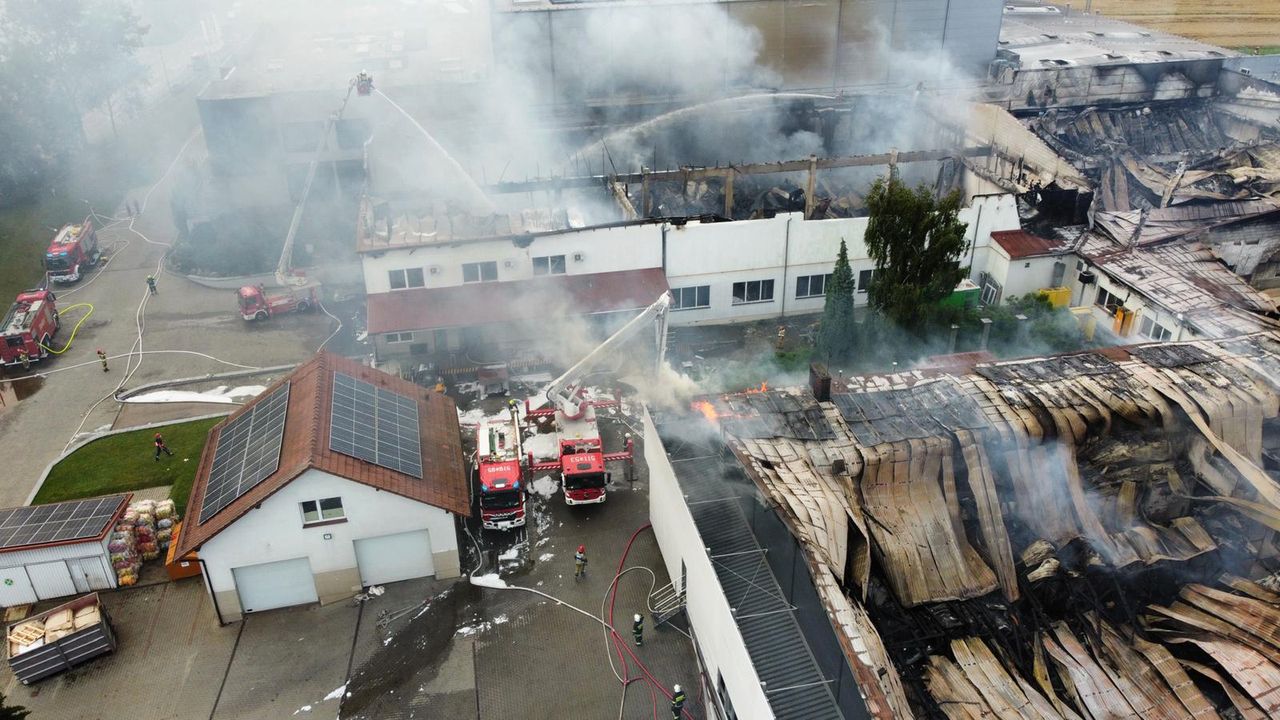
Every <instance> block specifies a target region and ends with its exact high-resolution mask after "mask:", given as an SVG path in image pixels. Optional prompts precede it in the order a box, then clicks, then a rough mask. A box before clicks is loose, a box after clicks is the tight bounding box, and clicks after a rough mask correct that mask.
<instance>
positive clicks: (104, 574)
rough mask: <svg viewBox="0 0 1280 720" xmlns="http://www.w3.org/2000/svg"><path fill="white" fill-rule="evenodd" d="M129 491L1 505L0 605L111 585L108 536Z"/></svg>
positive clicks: (6, 605) (126, 499) (18, 603)
mask: <svg viewBox="0 0 1280 720" xmlns="http://www.w3.org/2000/svg"><path fill="white" fill-rule="evenodd" d="M132 497H133V496H132V495H130V494H128V493H125V494H122V495H109V496H106V497H95V498H87V499H84V500H68V501H66V502H60V503H53V504H50V505H33V506H24V507H15V508H4V509H0V605H3V606H4V607H10V606H13V605H23V604H26V603H33V602H36V601H37V600H49V599H51V598H58V597H63V596H66V595H76V594H80V593H87V592H93V591H94V590H109V589H111V588H114V587H116V573H115V570H113V569H112V567H111V553H110V552H109V551H108V550H107V542H108V540H109V539H110V535H111V528H112V527H114V526H115V524H116V521H118V520H119V519H120V517H121V516H122V515H123V514H124V511H125V509H126V508H127V507H128V506H129V500H130V499H131V498H132Z"/></svg>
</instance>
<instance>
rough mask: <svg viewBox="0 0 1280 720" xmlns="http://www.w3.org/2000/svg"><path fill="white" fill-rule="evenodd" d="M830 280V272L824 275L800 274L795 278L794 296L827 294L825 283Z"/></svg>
mask: <svg viewBox="0 0 1280 720" xmlns="http://www.w3.org/2000/svg"><path fill="white" fill-rule="evenodd" d="M829 282H831V273H827V274H826V275H801V276H800V277H798V278H796V298H811V297H818V296H820V295H826V294H827V283H829Z"/></svg>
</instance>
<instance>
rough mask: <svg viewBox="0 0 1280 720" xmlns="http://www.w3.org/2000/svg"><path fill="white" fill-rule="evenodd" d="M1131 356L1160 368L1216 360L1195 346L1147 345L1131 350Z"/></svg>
mask: <svg viewBox="0 0 1280 720" xmlns="http://www.w3.org/2000/svg"><path fill="white" fill-rule="evenodd" d="M1129 354H1131V355H1133V356H1134V357H1136V358H1138V359H1139V360H1141V361H1142V362H1144V363H1146V364H1148V365H1150V366H1152V367H1158V368H1175V367H1186V366H1188V365H1196V364H1198V363H1206V362H1212V361H1214V360H1215V359H1216V358H1215V357H1214V356H1212V355H1210V354H1209V353H1207V352H1205V351H1204V350H1202V349H1201V348H1198V347H1196V346H1195V345H1146V346H1143V347H1136V348H1131V349H1130V350H1129Z"/></svg>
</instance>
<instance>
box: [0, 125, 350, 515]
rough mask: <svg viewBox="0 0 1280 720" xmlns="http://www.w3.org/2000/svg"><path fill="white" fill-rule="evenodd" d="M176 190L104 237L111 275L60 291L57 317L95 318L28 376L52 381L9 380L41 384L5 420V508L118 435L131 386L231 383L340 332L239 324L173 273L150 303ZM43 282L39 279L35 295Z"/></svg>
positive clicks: (196, 147) (328, 326) (0, 417)
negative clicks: (120, 397) (47, 472)
mask: <svg viewBox="0 0 1280 720" xmlns="http://www.w3.org/2000/svg"><path fill="white" fill-rule="evenodd" d="M201 143H202V140H201V139H200V138H199V137H196V138H195V139H194V140H193V141H192V142H191V143H189V144H188V145H186V146H185V152H184V153H183V154H182V156H181V157H175V158H174V165H176V164H177V163H180V162H187V161H188V159H189V156H193V155H196V154H199V153H200V152H201V147H202V145H201ZM171 179H172V174H170V175H167V176H165V177H163V178H157V180H159V182H155V181H153V182H155V184H154V185H153V186H145V187H140V188H134V189H133V190H132V191H131V192H130V198H132V199H134V200H137V201H139V202H141V201H142V199H143V198H147V203H146V206H145V209H144V211H143V212H142V214H141V215H140V216H139V217H138V218H137V219H136V220H135V221H134V222H133V228H134V230H136V231H137V232H134V230H130V229H129V221H128V219H127V218H126V219H125V220H124V221H121V222H116V223H113V224H112V225H110V226H109V227H107V228H106V229H104V230H100V231H99V242H100V243H101V244H102V245H103V246H104V248H106V249H107V251H108V253H109V257H108V260H107V262H106V263H105V265H101V266H100V267H99V268H98V269H96V270H95V271H94V272H93V273H91V274H90V275H89V276H88V278H86V279H84V280H81V281H80V282H79V283H78V284H76V285H71V286H67V287H63V288H55V293H57V295H58V304H59V306H61V307H66V306H68V305H71V304H74V303H90V304H91V305H92V306H93V315H92V317H90V318H89V320H88V321H87V322H86V323H85V324H84V325H83V326H82V327H81V328H80V330H79V333H78V334H77V335H76V338H75V341H74V343H73V344H72V346H71V347H70V348H69V349H68V350H67V351H66V353H65V354H62V355H57V356H53V357H51V358H50V359H48V360H46V361H45V362H44V363H41V364H39V365H37V366H36V367H34V368H33V369H32V372H30V373H26V374H25V375H26V376H31V375H35V374H37V373H41V374H46V375H47V377H46V379H44V380H43V382H41V381H38V380H36V381H33V380H27V379H23V377H24V374H23V373H21V372H13V371H10V372H9V373H8V374H7V375H6V378H7V379H8V380H10V381H11V382H14V383H26V382H38V383H39V384H40V388H39V389H38V390H36V391H35V392H32V393H30V395H29V396H28V397H26V398H25V399H23V400H21V401H20V402H17V403H16V404H12V405H9V406H6V407H5V408H4V409H2V410H0V457H4V458H5V459H6V466H7V469H8V472H6V473H5V477H4V478H3V479H0V506H10V505H16V504H21V503H22V502H23V500H24V499H25V498H26V497H27V495H28V493H29V492H30V491H31V489H32V487H33V486H34V483H35V481H36V480H37V479H38V478H39V476H40V473H41V471H42V470H43V469H44V467H45V466H46V465H47V464H48V463H49V462H51V461H53V460H54V459H56V458H57V457H58V455H59V454H60V453H61V452H62V449H63V447H64V446H65V445H66V444H67V443H68V442H70V441H71V439H72V438H73V436H74V435H75V434H76V433H77V432H91V431H93V430H95V429H99V428H106V427H110V426H111V425H113V423H114V421H115V418H116V413H117V411H118V405H117V403H115V402H114V401H113V400H110V399H107V400H103V398H105V397H107V396H109V395H110V394H111V393H112V392H113V391H114V390H115V389H116V387H117V385H118V384H119V383H120V382H121V379H122V378H123V377H125V376H126V375H129V380H128V383H127V384H126V387H132V386H136V385H141V384H144V383H148V382H154V381H157V380H163V379H169V378H178V377H190V376H193V375H199V374H203V373H213V372H225V371H227V370H231V369H235V365H250V366H270V365H281V364H285V363H296V362H300V361H302V360H303V359H305V358H306V357H308V356H309V355H310V354H311V353H312V352H314V351H315V349H316V347H317V346H318V345H319V344H320V342H321V341H323V340H324V338H325V337H326V336H327V335H328V334H329V333H330V332H332V329H333V326H334V325H333V321H332V320H330V319H329V318H328V317H326V316H325V315H323V314H320V313H313V314H306V315H293V316H286V317H281V318H276V319H273V320H271V321H268V322H266V323H255V324H247V323H245V322H244V321H243V320H241V319H240V318H239V316H238V315H237V313H236V312H235V300H234V297H233V296H232V294H231V293H229V292H226V291H219V290H211V289H208V288H204V287H201V286H198V285H195V284H193V283H190V282H188V281H187V280H185V279H184V278H182V277H180V276H176V275H172V274H168V273H165V274H159V275H157V277H158V278H159V283H158V285H159V294H158V295H155V296H152V297H147V296H146V282H145V280H146V276H147V275H148V274H153V273H156V269H157V267H159V263H160V258H161V256H162V255H163V254H164V252H165V251H166V250H167V248H168V245H167V244H168V243H170V242H172V241H173V239H174V234H175V232H176V230H175V228H174V226H173V223H172V220H171V218H170V216H169V209H168V206H169V204H168V190H169V182H170V180H171ZM139 233H141V235H140V234H139ZM144 236H145V237H144ZM38 280H39V278H32V284H35V283H36V282H38ZM140 308H141V309H140ZM82 312H84V310H83V309H77V310H72V311H69V312H67V313H66V315H65V317H64V322H63V330H62V331H61V332H60V333H59V336H58V337H57V338H56V339H55V345H61V344H62V343H65V342H66V340H67V338H68V337H69V335H70V329H71V327H72V326H73V325H74V324H75V322H76V321H78V320H79V318H80V317H82V315H81V314H80V313H82ZM140 329H141V336H142V342H141V344H140V347H141V350H142V351H143V353H144V354H141V355H134V356H133V357H124V356H125V355H126V354H128V353H130V352H131V351H133V350H134V348H135V343H136V341H137V340H138V337H139V334H140ZM99 347H100V348H102V349H103V350H104V351H105V352H106V353H107V354H108V356H111V357H112V359H111V360H110V367H111V370H110V372H106V373H104V372H102V370H101V368H100V367H99V366H98V365H97V363H96V361H95V357H94V351H95V349H96V348H99ZM197 353H199V354H197ZM206 355H207V356H211V357H204V356H206ZM212 358H217V360H215V359H212ZM219 360H221V361H225V362H219ZM139 362H141V365H140V366H139ZM228 363H234V364H235V365H232V364H228ZM77 366H78V367H77ZM131 370H132V372H130V371H131Z"/></svg>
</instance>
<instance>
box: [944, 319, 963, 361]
mask: <svg viewBox="0 0 1280 720" xmlns="http://www.w3.org/2000/svg"><path fill="white" fill-rule="evenodd" d="M959 334H960V326H959V325H956V324H955V323H951V340H949V341H948V342H947V354H948V355H951V354H954V353H955V351H956V336H957V335H959Z"/></svg>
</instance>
